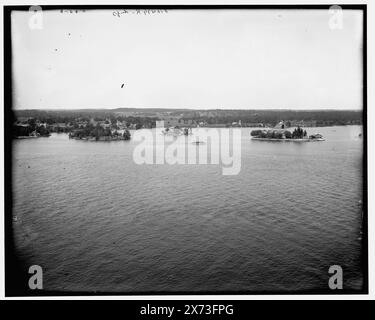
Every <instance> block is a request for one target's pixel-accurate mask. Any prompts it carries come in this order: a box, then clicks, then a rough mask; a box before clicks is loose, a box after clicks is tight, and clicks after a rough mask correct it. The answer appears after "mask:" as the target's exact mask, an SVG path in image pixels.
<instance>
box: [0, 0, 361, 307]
mask: <svg viewBox="0 0 375 320" xmlns="http://www.w3.org/2000/svg"><path fill="white" fill-rule="evenodd" d="M366 32H367V31H366V6H365V5H341V6H340V5H298V6H297V5H277V6H276V5H274V6H273V5H268V6H267V5H264V6H260V5H258V6H252V5H242V6H235V5H213V6H210V5H205V6H200V5H191V6H179V5H174V6H173V5H165V6H163V5H154V6H151V5H150V6H147V5H142V6H136V5H128V6H125V5H124V6H114V5H113V6H112V5H111V6H109V5H108V6H107V5H104V4H103V5H95V6H90V5H85V6H83V5H79V6H78V5H77V6H75V5H72V6H68V5H66V6H63V5H59V6H48V5H46V6H43V5H41V6H38V5H34V6H5V7H4V72H5V78H4V88H5V91H4V94H5V96H4V97H5V101H4V138H5V139H4V147H5V149H4V155H5V168H6V169H5V189H4V192H5V212H4V213H5V222H6V223H5V236H6V237H5V240H6V241H5V242H6V243H5V244H6V247H5V254H6V255H5V275H6V278H5V280H6V281H5V292H6V295H7V296H26V297H27V296H38V295H39V296H49V295H52V296H70V295H72V296H75V295H84V296H85V295H100V296H106V295H109V296H111V295H124V296H129V295H260V294H261V295H275V294H277V295H288V294H297V295H306V294H321V295H326V294H329V295H340V294H366V293H368V256H367V255H368V247H367V246H368V244H367V241H368V235H367V232H368V229H367V215H368V213H367V146H366V143H367V98H366V96H367V81H366V63H367V60H366V59H367V55H366V41H367V39H366ZM150 310H151V309H147V310H146V309H145V312H150V313H152V312H151V311H150ZM223 310H224V309H223ZM228 310H229V309H227V310H226V311H227V313H228V312H229V311H230V310H229V311H228ZM223 312H224V311H223ZM141 313H142V311H141Z"/></svg>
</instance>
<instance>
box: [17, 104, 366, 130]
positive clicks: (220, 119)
mask: <svg viewBox="0 0 375 320" xmlns="http://www.w3.org/2000/svg"><path fill="white" fill-rule="evenodd" d="M164 116H173V117H178V118H181V119H183V120H193V121H194V122H197V123H199V122H205V123H207V124H231V123H233V122H237V121H239V120H241V122H242V123H243V124H246V123H264V124H271V125H275V124H276V123H278V122H279V121H281V120H284V121H302V120H303V121H315V122H316V125H317V126H329V125H346V124H362V122H363V113H362V111H361V110H358V111H356V110H303V111H296V110H187V109H141V108H139V109H137V108H129V109H127V108H119V109H81V110H36V109H34V110H16V111H15V112H14V117H15V119H14V120H15V121H17V120H18V119H20V118H35V119H38V120H39V121H40V122H44V123H47V124H53V123H68V122H73V121H75V120H77V119H80V120H81V121H89V120H90V119H94V120H96V121H100V120H106V119H110V120H111V121H115V120H119V121H126V122H129V123H134V124H138V125H139V126H140V127H141V126H142V127H146V128H150V127H153V126H154V125H155V121H156V120H160V119H163V117H164Z"/></svg>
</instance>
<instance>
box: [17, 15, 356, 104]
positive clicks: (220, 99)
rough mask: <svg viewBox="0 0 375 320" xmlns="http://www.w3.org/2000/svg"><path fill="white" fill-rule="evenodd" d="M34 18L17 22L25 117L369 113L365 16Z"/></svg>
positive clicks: (20, 93)
mask: <svg viewBox="0 0 375 320" xmlns="http://www.w3.org/2000/svg"><path fill="white" fill-rule="evenodd" d="M119 11H120V12H122V10H119ZM31 15H32V13H29V12H21V11H14V12H12V69H13V86H14V89H13V93H14V99H13V101H14V108H15V109H31V108H40V109H55V108H65V109H82V108H118V107H139V108H150V107H152V108H194V109H257V108H260V109H268V108H269V109H278V108H282V109H327V108H329V109H361V108H362V84H363V83H362V67H363V66H362V62H363V61H362V54H363V51H362V48H363V44H362V13H361V12H360V11H353V10H348V11H346V10H344V12H343V24H342V28H341V29H332V28H330V25H329V19H330V18H331V14H330V13H329V12H328V10H168V12H159V13H157V12H156V13H149V14H144V13H141V14H139V13H137V12H132V10H130V11H128V12H127V13H123V14H120V15H116V13H115V12H114V10H86V11H85V12H78V13H69V12H60V11H59V10H56V11H44V12H43V13H42V20H43V27H42V29H31V28H30V27H29V21H30V20H29V19H30V17H31Z"/></svg>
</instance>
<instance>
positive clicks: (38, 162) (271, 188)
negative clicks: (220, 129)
mask: <svg viewBox="0 0 375 320" xmlns="http://www.w3.org/2000/svg"><path fill="white" fill-rule="evenodd" d="M250 131H251V129H250V128H243V129H242V145H241V147H242V151H241V171H240V173H239V174H238V175H235V176H223V175H222V173H221V167H220V166H218V165H137V164H135V163H134V162H133V159H132V153H133V150H134V148H135V146H136V142H135V141H118V142H102V143H96V142H85V141H76V140H69V139H68V138H67V136H66V135H64V134H60V135H57V134H54V135H52V136H51V137H50V138H39V139H28V140H17V141H14V158H13V188H14V189H13V191H14V212H13V215H14V217H15V219H14V222H13V223H14V231H15V238H16V239H15V240H16V246H17V250H18V251H17V252H18V253H19V254H20V255H21V256H22V257H23V258H24V259H25V260H26V261H28V263H29V264H30V265H31V264H38V265H40V266H42V267H43V269H44V288H45V289H47V290H68V291H72V290H73V291H74V290H77V291H78V290H80V291H82V290H96V291H117V292H119V291H122V292H124V291H129V292H135V291H259V290H262V291H275V290H277V291H283V290H285V291H287V290H314V289H321V290H326V289H327V283H328V276H329V275H328V268H329V266H330V265H333V264H338V265H341V266H342V267H343V270H344V288H347V289H349V288H350V289H361V287H362V280H363V275H362V271H361V260H360V259H361V202H360V200H361V199H362V151H363V141H362V139H361V138H360V137H358V134H359V133H360V132H361V131H362V127H360V126H349V127H326V128H312V129H308V132H309V133H314V132H315V131H318V132H320V133H322V134H323V135H324V137H325V138H326V141H324V142H319V143H318V142H315V143H303V144H298V143H274V142H271V143H269V142H259V141H251V140H250Z"/></svg>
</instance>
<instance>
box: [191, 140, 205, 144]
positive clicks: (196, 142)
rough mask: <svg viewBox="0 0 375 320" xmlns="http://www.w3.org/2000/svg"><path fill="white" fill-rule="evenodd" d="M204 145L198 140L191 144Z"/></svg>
mask: <svg viewBox="0 0 375 320" xmlns="http://www.w3.org/2000/svg"><path fill="white" fill-rule="evenodd" d="M204 143H205V142H204V141H200V140H196V141H193V142H192V144H204Z"/></svg>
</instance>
